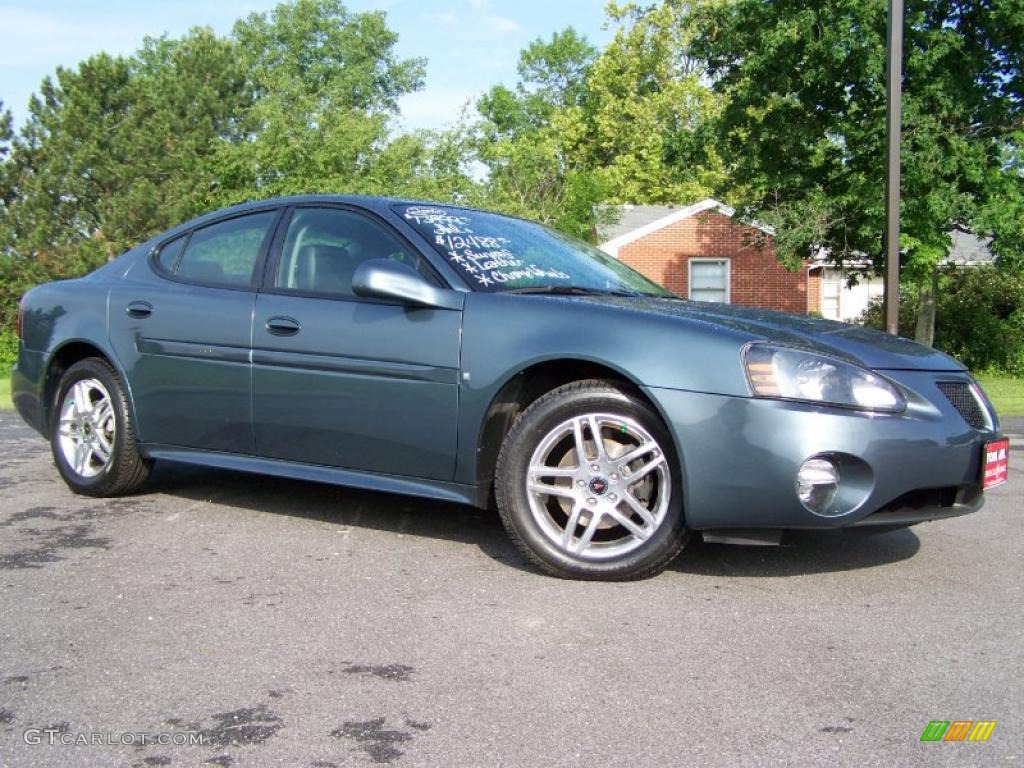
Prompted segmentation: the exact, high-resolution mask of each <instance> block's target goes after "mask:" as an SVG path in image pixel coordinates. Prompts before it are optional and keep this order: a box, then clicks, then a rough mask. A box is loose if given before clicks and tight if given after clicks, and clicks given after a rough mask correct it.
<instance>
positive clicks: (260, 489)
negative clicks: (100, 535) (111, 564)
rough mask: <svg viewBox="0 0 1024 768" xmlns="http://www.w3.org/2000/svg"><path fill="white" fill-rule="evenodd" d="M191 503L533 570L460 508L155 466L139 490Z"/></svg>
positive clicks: (491, 516)
mask: <svg viewBox="0 0 1024 768" xmlns="http://www.w3.org/2000/svg"><path fill="white" fill-rule="evenodd" d="M142 493H143V494H146V493H162V494H166V495H168V496H174V497H178V498H181V499H186V500H189V501H190V502H203V501H209V502H212V503H216V504H219V505H225V506H230V507H235V508H239V509H248V510H252V511H253V512H265V513H270V514H277V515H289V516H291V517H298V518H303V519H305V520H316V521H322V522H326V523H332V524H337V525H339V526H344V525H347V526H351V527H353V528H362V529H367V530H375V531H384V532H389V533H395V534H401V535H404V536H419V537H425V538H432V539H442V540H446V541H452V542H458V543H464V544H475V545H477V546H478V547H479V548H480V550H481V551H483V552H484V554H486V555H487V556H488V557H491V558H493V559H494V560H498V561H500V562H502V563H506V564H508V565H510V566H513V567H516V568H519V569H521V570H526V571H530V572H536V571H535V569H534V568H533V567H532V566H531V565H530V564H529V563H528V561H527V560H526V558H524V557H523V556H522V555H520V553H519V552H518V550H516V548H515V546H514V545H513V544H512V542H511V541H509V539H508V537H507V536H506V534H505V529H504V528H503V527H502V525H501V521H500V520H499V518H498V515H497V513H496V512H495V511H493V510H481V509H477V508H476V507H472V506H469V505H465V504H455V503H451V502H445V501H433V500H431V499H421V498H414V497H411V496H402V495H399V494H393V493H383V492H379V491H364V490H360V489H358V488H347V487H343V486H336V485H328V484H326V483H317V482H313V481H305V480H292V479H288V478H278V477H269V476H265V475H255V474H248V473H245V472H234V471H231V470H222V469H214V468H209V467H200V466H192V465H187V464H178V463H176V462H171V461H160V462H158V463H157V464H156V466H155V467H154V471H153V474H152V475H151V476H150V479H149V482H148V483H147V484H146V487H145V488H144V489H143V490H142Z"/></svg>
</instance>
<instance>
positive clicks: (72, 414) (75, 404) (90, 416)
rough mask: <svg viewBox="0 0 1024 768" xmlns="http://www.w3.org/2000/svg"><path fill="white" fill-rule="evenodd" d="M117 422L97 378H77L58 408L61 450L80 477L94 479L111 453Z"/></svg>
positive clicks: (107, 461) (104, 466) (108, 399)
mask: <svg viewBox="0 0 1024 768" xmlns="http://www.w3.org/2000/svg"><path fill="white" fill-rule="evenodd" d="M116 428H117V421H116V419H115V416H114V406H113V403H112V402H111V400H110V393H109V392H107V389H106V387H104V386H103V384H101V383H100V382H99V381H98V380H97V379H80V380H79V381H76V382H75V383H74V384H73V385H72V386H71V387H70V388H69V389H68V391H67V392H65V393H64V400H63V402H62V403H61V407H60V426H59V442H60V450H61V453H62V454H63V456H64V460H65V461H67V463H68V466H69V467H71V469H72V470H74V472H75V474H77V475H79V476H80V477H85V478H89V477H96V476H97V475H98V474H100V473H101V472H102V471H103V470H104V469H106V468H107V465H108V464H110V460H111V457H112V456H113V454H114V434H115V431H116Z"/></svg>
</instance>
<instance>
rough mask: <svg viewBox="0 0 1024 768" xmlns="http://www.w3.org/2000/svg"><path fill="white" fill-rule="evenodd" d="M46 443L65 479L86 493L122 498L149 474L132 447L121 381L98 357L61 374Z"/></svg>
mask: <svg viewBox="0 0 1024 768" xmlns="http://www.w3.org/2000/svg"><path fill="white" fill-rule="evenodd" d="M50 447H51V449H52V451H53V460H54V462H55V463H56V465H57V471H58V472H60V475H61V477H62V478H64V482H66V483H67V484H68V487H69V488H71V490H72V491H74V492H75V493H80V494H83V495H85V496H123V495H125V494H129V493H132V492H133V491H136V490H138V488H139V487H140V486H141V485H142V484H143V483H144V482H145V481H146V478H147V477H148V476H149V470H150V466H151V462H149V461H148V460H146V459H144V458H142V456H140V455H139V452H138V449H137V448H136V445H135V426H134V424H133V423H132V417H131V409H130V408H129V405H128V397H127V395H126V394H125V390H124V387H123V386H122V384H121V379H120V377H119V376H118V375H117V372H116V371H115V370H114V369H113V368H111V367H110V365H109V364H108V363H107V362H106V361H105V360H102V359H100V358H98V357H90V358H86V359H85V360H80V361H79V362H77V363H75V364H74V365H72V366H71V367H70V368H68V370H67V371H65V373H64V375H63V376H62V377H61V380H60V384H59V385H58V387H57V395H56V399H55V400H54V408H53V419H52V424H51V427H50Z"/></svg>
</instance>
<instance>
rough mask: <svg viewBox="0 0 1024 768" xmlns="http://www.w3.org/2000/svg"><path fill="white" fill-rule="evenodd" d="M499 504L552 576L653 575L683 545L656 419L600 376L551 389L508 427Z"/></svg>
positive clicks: (672, 469)
mask: <svg viewBox="0 0 1024 768" xmlns="http://www.w3.org/2000/svg"><path fill="white" fill-rule="evenodd" d="M495 486H496V487H495V496H496V500H497V503H498V511H499V513H500V515H501V519H502V522H503V523H504V525H505V528H506V530H508V533H509V535H510V536H511V538H512V540H513V541H514V542H515V543H516V545H517V546H519V548H520V549H521V550H522V551H523V552H524V553H525V554H526V556H527V557H528V558H529V559H530V560H531V561H532V562H533V563H535V564H536V565H537V566H539V567H540V568H541V569H543V570H544V571H546V572H547V573H550V574H552V575H555V576H560V577H563V578H572V579H593V580H627V579H640V578H646V577H648V576H653V575H654V574H656V573H659V572H660V571H662V570H664V568H665V567H666V566H667V565H668V564H669V563H670V562H671V561H672V560H673V559H674V558H675V557H676V556H677V555H678V554H679V553H680V552H681V551H682V549H683V547H684V546H685V545H686V541H687V538H688V531H687V529H686V526H685V524H684V519H683V504H682V498H683V493H682V484H681V480H680V472H679V463H678V461H677V460H676V456H675V452H674V450H673V446H672V441H671V438H670V437H669V435H668V432H667V430H666V429H665V427H664V425H663V424H662V422H661V420H660V419H659V418H658V416H657V414H655V413H654V412H653V411H652V410H651V409H650V408H649V407H648V406H647V405H646V404H645V403H644V402H642V401H641V400H640V399H639V398H637V397H636V396H634V395H633V394H631V393H630V392H628V391H626V390H625V389H623V388H622V387H620V386H618V385H616V384H614V383H611V382H606V381H600V380H589V381H578V382H574V383H572V384H567V385H565V386H562V387H559V388H558V389H555V390H553V391H551V392H549V393H548V394H546V395H544V396H543V397H541V398H540V399H539V400H537V401H536V402H534V403H533V404H532V405H530V406H529V407H528V408H527V409H526V410H525V411H523V413H521V414H520V415H519V417H518V418H517V419H516V421H515V423H514V424H513V425H512V428H511V430H509V433H508V435H507V436H506V438H505V441H504V442H503V444H502V447H501V452H500V453H499V455H498V464H497V469H496V473H495Z"/></svg>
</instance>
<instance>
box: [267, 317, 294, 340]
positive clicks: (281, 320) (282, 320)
mask: <svg viewBox="0 0 1024 768" xmlns="http://www.w3.org/2000/svg"><path fill="white" fill-rule="evenodd" d="M301 328H302V326H301V325H299V321H298V320H296V319H295V318H294V317H287V316H285V315H276V316H274V317H270V318H267V330H268V331H269V332H270V333H272V334H274V335H275V336H294V335H295V334H296V333H298V332H299V330H300V329H301Z"/></svg>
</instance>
